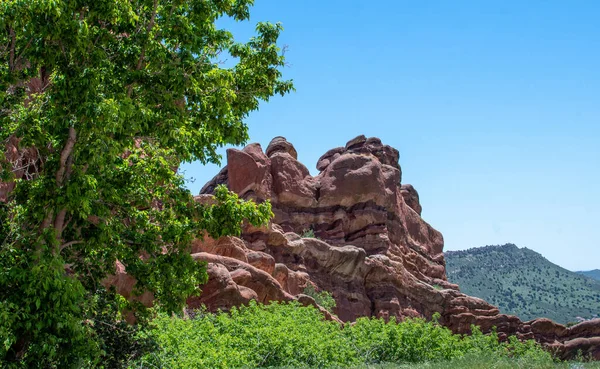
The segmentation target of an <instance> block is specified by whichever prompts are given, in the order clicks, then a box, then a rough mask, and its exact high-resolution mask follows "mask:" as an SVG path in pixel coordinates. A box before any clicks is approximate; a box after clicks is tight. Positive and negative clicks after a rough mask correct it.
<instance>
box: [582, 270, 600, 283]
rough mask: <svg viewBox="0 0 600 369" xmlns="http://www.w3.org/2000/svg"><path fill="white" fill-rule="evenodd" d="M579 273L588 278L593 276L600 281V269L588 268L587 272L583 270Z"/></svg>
mask: <svg viewBox="0 0 600 369" xmlns="http://www.w3.org/2000/svg"><path fill="white" fill-rule="evenodd" d="M577 273H579V274H581V275H584V276H586V277H588V278H593V279H595V280H598V281H600V269H594V270H588V271H587V272H585V271H581V272H577Z"/></svg>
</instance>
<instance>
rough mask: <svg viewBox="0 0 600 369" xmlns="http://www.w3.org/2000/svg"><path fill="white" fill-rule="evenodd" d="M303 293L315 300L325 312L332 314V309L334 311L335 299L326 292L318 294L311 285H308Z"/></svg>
mask: <svg viewBox="0 0 600 369" xmlns="http://www.w3.org/2000/svg"><path fill="white" fill-rule="evenodd" d="M303 293H304V294H305V295H308V296H310V297H312V298H313V299H315V302H316V303H317V304H319V305H320V306H322V307H323V308H324V309H325V310H327V311H329V312H330V313H332V314H333V309H335V299H334V298H333V296H332V295H331V293H330V292H328V291H320V292H318V291H317V290H316V289H315V287H314V286H313V285H312V284H310V283H309V284H308V285H307V286H306V288H304V291H303Z"/></svg>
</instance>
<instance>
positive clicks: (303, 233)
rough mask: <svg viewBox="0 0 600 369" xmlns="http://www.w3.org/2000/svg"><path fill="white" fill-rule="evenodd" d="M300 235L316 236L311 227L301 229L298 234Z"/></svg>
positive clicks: (306, 236) (304, 236)
mask: <svg viewBox="0 0 600 369" xmlns="http://www.w3.org/2000/svg"><path fill="white" fill-rule="evenodd" d="M300 237H302V238H317V236H315V231H314V230H313V229H312V228H309V229H305V230H304V231H302V234H301V235H300Z"/></svg>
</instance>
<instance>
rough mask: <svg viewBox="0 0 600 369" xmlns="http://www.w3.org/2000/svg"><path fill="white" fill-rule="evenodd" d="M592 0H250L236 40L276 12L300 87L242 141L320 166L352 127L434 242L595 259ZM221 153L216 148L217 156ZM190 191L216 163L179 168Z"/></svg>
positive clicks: (599, 58) (598, 172)
mask: <svg viewBox="0 0 600 369" xmlns="http://www.w3.org/2000/svg"><path fill="white" fill-rule="evenodd" d="M599 15H600V2H598V1H577V0H573V1H558V0H555V1H552V0H547V1H535V0H528V1H443V0H438V1H399V0H394V1H392V0H384V1H379V2H368V1H359V0H346V1H341V0H319V1H316V0H296V1H291V0H256V4H255V6H254V8H253V10H252V19H251V21H250V22H243V23H233V22H222V25H223V26H224V27H227V28H228V29H231V30H232V31H233V32H234V34H235V35H236V36H238V37H239V39H240V40H246V39H248V38H249V37H250V36H251V35H252V34H253V28H254V25H255V23H256V22H258V21H272V22H277V21H280V22H282V23H283V26H284V28H285V31H284V32H283V34H282V36H281V44H282V45H284V44H285V45H288V47H289V50H288V52H287V53H286V57H287V61H288V62H289V66H288V67H286V68H285V69H284V75H285V77H286V78H291V79H293V80H294V83H295V86H296V89H297V91H296V92H295V93H292V94H290V95H287V96H285V97H283V98H279V97H278V98H274V99H272V100H271V101H270V102H269V103H266V104H262V106H261V108H260V110H259V111H257V112H255V113H253V114H252V115H251V116H250V118H249V119H248V121H247V123H248V125H249V127H250V142H259V143H261V145H263V148H266V145H267V144H268V142H269V141H270V140H271V138H272V137H274V136H278V135H281V136H285V137H286V138H287V139H288V140H289V141H290V142H292V143H293V144H294V146H295V147H296V149H297V151H298V156H299V160H300V161H302V162H303V163H304V164H305V165H306V166H307V167H308V168H309V169H310V170H311V172H312V173H313V174H317V171H316V169H315V165H316V161H317V159H318V158H319V157H320V156H321V155H322V154H323V153H324V152H325V151H327V150H328V149H330V148H333V147H337V146H343V145H344V144H345V143H346V141H348V140H349V139H351V138H353V137H355V136H357V135H359V134H365V135H366V136H377V137H380V138H381V139H382V140H383V142H384V143H385V144H388V145H391V146H393V147H395V148H397V149H398V150H399V151H400V165H401V166H402V170H403V183H411V184H413V185H414V186H415V188H416V189H417V190H418V191H419V194H420V197H421V203H422V205H423V218H424V219H425V220H426V221H428V222H429V223H430V224H431V225H433V226H434V227H435V228H436V229H438V230H439V231H441V232H442V233H443V235H444V238H445V243H446V247H445V249H446V250H459V249H465V248H470V247H476V246H483V245H490V244H502V243H506V242H512V243H515V244H516V245H518V246H520V247H528V248H530V249H533V250H535V251H537V252H540V253H541V254H542V255H544V256H545V257H547V258H548V259H549V260H551V261H552V262H555V263H557V264H559V265H561V266H564V267H566V268H568V269H571V270H580V269H594V268H600V241H599V239H600V237H599V229H600V224H599V221H600V192H599V189H598V188H599V187H598V183H600V23H599V22H598V16H599ZM222 152H224V151H222ZM183 169H184V170H185V171H186V172H185V173H186V177H193V178H195V179H196V181H195V182H193V183H190V184H189V187H190V189H191V190H192V191H193V192H194V193H197V192H198V191H199V189H200V187H202V185H203V184H204V183H205V182H206V181H207V180H209V179H210V178H212V177H213V176H214V175H215V174H216V173H217V171H218V168H217V167H216V166H202V165H200V164H197V163H193V164H186V165H184V166H183Z"/></svg>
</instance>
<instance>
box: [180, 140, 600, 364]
mask: <svg viewBox="0 0 600 369" xmlns="http://www.w3.org/2000/svg"><path fill="white" fill-rule="evenodd" d="M398 160H399V154H398V151H397V150H396V149H394V148H392V147H390V146H387V145H383V144H382V143H381V141H380V140H379V139H378V138H368V139H367V138H365V137H364V136H359V137H356V138H355V139H353V140H351V141H349V142H348V143H347V144H346V146H345V147H338V148H335V149H332V150H329V151H328V152H327V153H325V154H324V155H323V156H322V157H321V158H320V159H319V161H318V163H317V169H318V170H319V171H320V173H319V174H318V175H317V176H314V177H313V176H311V175H310V173H309V171H308V169H307V168H306V167H305V166H304V165H303V164H302V163H300V162H299V161H298V160H297V153H296V150H295V149H294V147H293V146H292V144H290V143H289V142H287V141H286V139H285V138H283V137H276V138H274V139H273V140H272V141H271V143H270V144H269V146H268V147H267V150H266V153H265V152H263V150H262V148H261V147H260V145H259V144H250V145H248V146H246V147H245V148H244V149H243V150H236V149H230V150H228V152H227V166H226V167H225V168H223V170H221V171H220V172H219V174H218V175H217V176H216V177H215V178H213V179H212V180H211V181H210V182H209V183H207V184H206V185H205V186H204V188H203V189H202V190H201V193H202V194H201V195H200V196H199V197H198V201H207V200H208V198H210V196H209V195H207V194H210V193H211V192H212V191H213V190H214V188H215V186H216V185H218V184H226V185H227V186H228V187H229V189H230V190H232V191H235V192H237V193H238V194H239V195H240V196H241V197H242V198H246V199H254V200H257V201H263V200H267V199H268V200H270V201H271V202H272V204H273V211H274V213H275V218H274V220H273V221H272V223H271V225H270V226H269V227H265V228H261V229H256V228H247V229H246V230H245V232H244V234H243V235H242V236H241V237H240V238H235V237H227V238H222V239H220V240H210V239H207V240H205V241H204V242H202V241H196V242H195V244H194V249H193V253H194V257H195V258H196V259H199V260H204V261H207V262H208V271H209V275H210V279H209V282H208V284H207V285H205V286H203V293H202V295H201V296H200V297H197V298H192V299H190V300H189V301H188V303H189V305H190V307H196V306H199V305H200V304H205V305H207V306H208V307H209V308H210V309H218V308H227V307H230V306H231V305H237V304H242V303H245V302H247V301H249V300H250V299H256V300H259V301H262V302H267V301H270V300H292V299H298V300H300V301H301V302H303V303H314V302H312V301H311V299H310V298H308V297H307V296H304V295H302V291H303V289H304V287H305V286H306V285H307V284H308V283H312V284H314V285H316V286H317V287H318V288H319V289H323V290H327V291H330V292H331V293H333V296H334V298H335V300H336V303H337V308H336V311H335V313H336V314H337V316H338V317H339V319H341V320H343V321H352V320H355V319H356V318H358V317H361V316H379V317H391V316H395V317H397V318H400V319H401V318H403V317H415V316H422V317H427V318H430V317H431V316H432V315H433V313H435V312H440V313H441V316H442V318H441V320H440V321H441V323H443V324H445V325H447V326H448V327H450V328H451V329H452V330H453V331H454V332H457V333H468V332H469V330H470V326H471V324H476V325H479V326H480V327H481V328H482V330H483V331H484V332H485V331H490V330H491V329H492V327H494V326H495V327H497V330H498V332H499V334H500V336H501V337H506V335H517V336H519V337H521V338H535V339H536V340H538V341H539V342H541V343H543V344H545V345H548V346H550V347H552V348H554V349H555V350H557V352H558V353H559V354H560V355H562V356H563V357H565V358H567V357H570V356H572V355H573V354H575V353H576V352H577V351H578V350H581V351H582V352H583V353H584V354H590V355H592V356H593V357H595V358H596V359H598V360H600V320H595V321H589V322H585V323H582V324H579V325H576V326H574V327H571V328H566V327H564V326H562V325H560V324H556V323H554V322H552V321H550V320H548V319H544V318H542V319H536V320H533V321H530V322H522V321H521V320H519V319H518V318H517V317H514V316H508V315H504V314H500V313H499V311H498V309H497V308H496V307H495V306H492V305H490V304H488V303H487V302H485V301H483V300H481V299H479V298H475V297H470V296H467V295H465V294H463V293H461V292H460V291H459V289H458V286H456V285H454V284H451V283H449V282H448V281H447V280H446V271H445V262H444V256H443V253H442V250H443V245H444V242H443V237H442V235H441V234H440V232H438V231H436V230H435V229H434V228H433V227H431V226H430V225H429V224H428V223H427V222H425V221H424V220H423V219H422V218H421V216H420V214H421V205H420V203H419V195H418V193H417V191H416V190H415V189H414V188H413V186H411V185H402V184H401V178H402V171H401V168H400V165H399V163H398ZM309 229H311V230H313V231H314V234H315V236H316V237H317V238H302V237H301V236H300V235H301V234H303V233H304V231H306V230H309ZM434 286H435V287H434Z"/></svg>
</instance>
